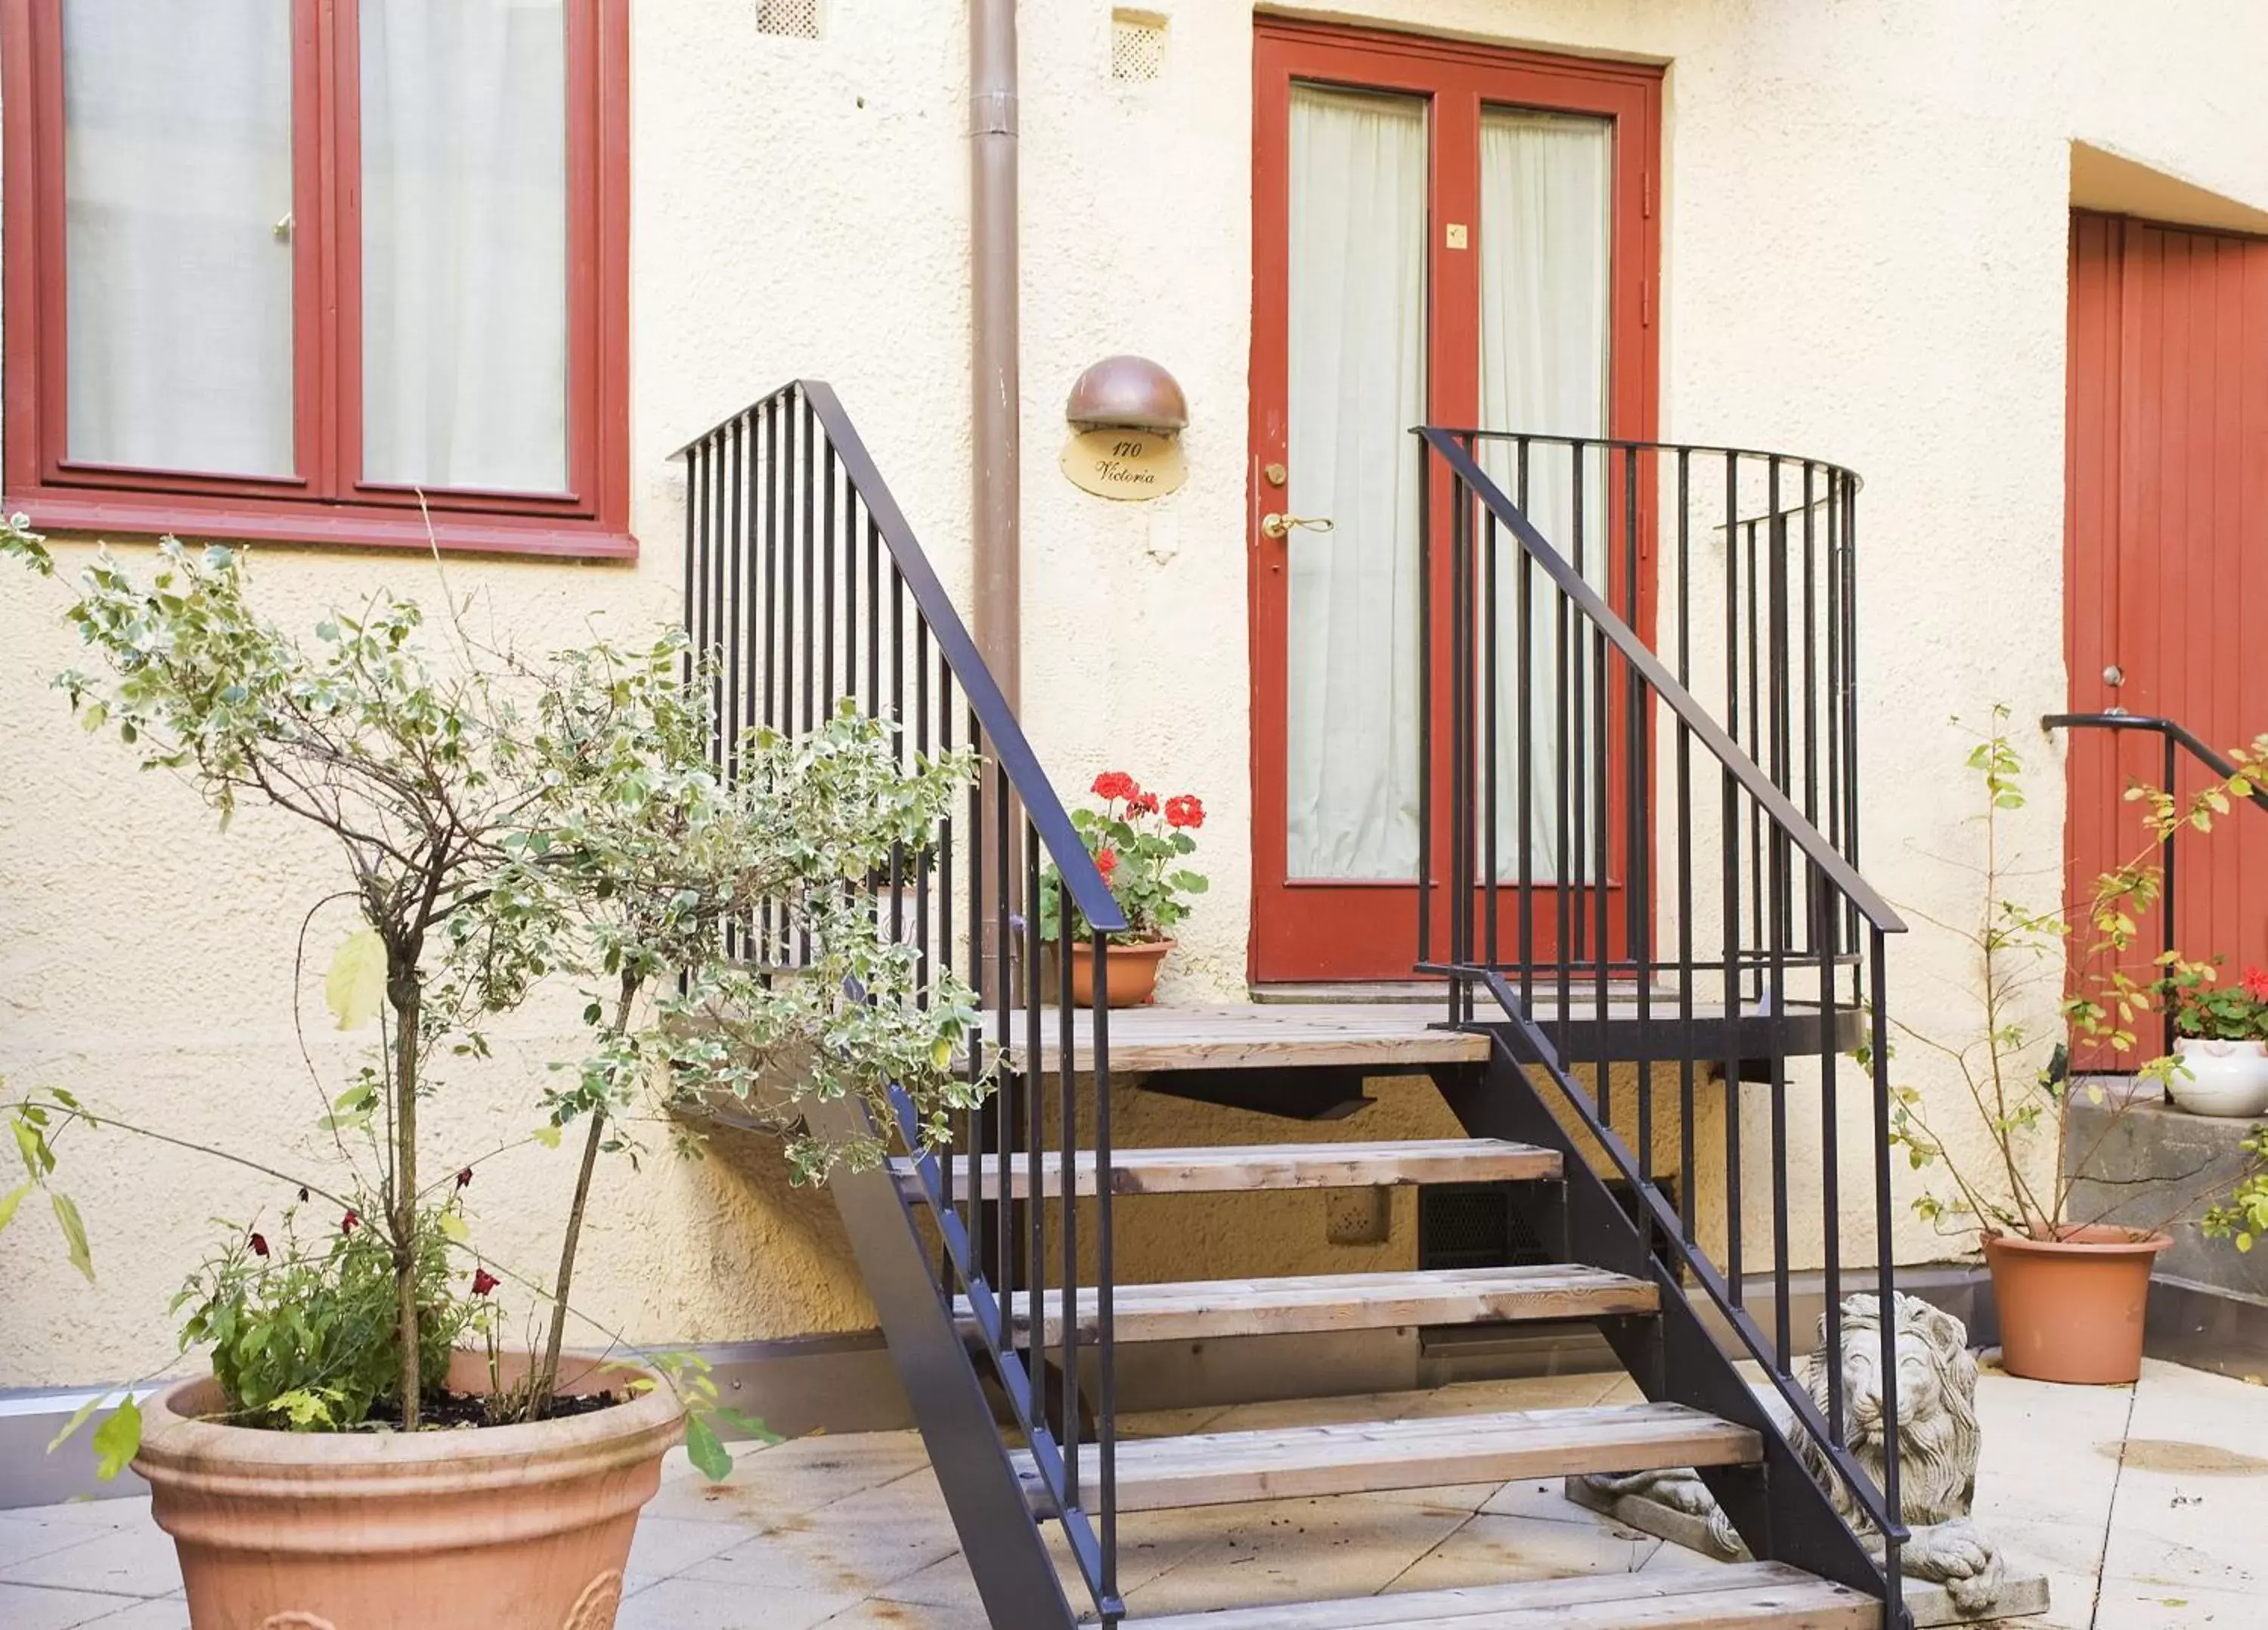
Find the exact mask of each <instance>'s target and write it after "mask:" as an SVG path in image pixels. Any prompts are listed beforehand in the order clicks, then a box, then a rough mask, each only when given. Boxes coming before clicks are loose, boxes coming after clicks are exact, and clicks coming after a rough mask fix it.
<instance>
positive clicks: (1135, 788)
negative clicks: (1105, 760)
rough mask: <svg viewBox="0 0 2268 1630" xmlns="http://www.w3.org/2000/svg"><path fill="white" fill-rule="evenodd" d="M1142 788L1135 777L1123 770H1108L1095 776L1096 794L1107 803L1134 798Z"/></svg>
mask: <svg viewBox="0 0 2268 1630" xmlns="http://www.w3.org/2000/svg"><path fill="white" fill-rule="evenodd" d="M1141 790H1142V789H1141V787H1140V786H1139V785H1137V784H1136V782H1135V779H1134V778H1133V777H1132V776H1130V775H1128V774H1127V773H1126V772H1125V771H1123V770H1106V771H1103V772H1102V773H1101V775H1099V776H1097V777H1095V778H1094V795H1095V796H1096V797H1097V798H1100V799H1101V800H1103V801H1105V802H1106V803H1116V802H1117V801H1118V800H1120V799H1122V798H1132V797H1134V796H1136V795H1137V794H1138V793H1140V792H1141Z"/></svg>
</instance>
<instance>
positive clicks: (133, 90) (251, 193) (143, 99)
mask: <svg viewBox="0 0 2268 1630" xmlns="http://www.w3.org/2000/svg"><path fill="white" fill-rule="evenodd" d="M63 198H64V251H63V258H64V264H65V268H66V272H65V290H64V300H65V305H66V306H67V308H68V317H67V320H66V323H65V329H66V338H65V344H66V347H67V353H66V354H67V358H68V363H69V391H70V411H69V417H68V424H67V426H66V431H65V434H66V438H67V447H68V451H69V454H70V457H72V458H74V459H81V460H87V461H93V462H97V463H104V464H127V465H135V466H139V467H142V468H152V469H166V470H188V471H195V472H199V473H202V474H208V475H226V476H289V475H291V473H292V471H293V468H294V460H293V454H292V439H291V428H292V413H291V408H292V402H291V385H292V347H291V227H290V225H289V224H288V223H287V222H286V219H285V218H286V217H287V216H289V215H290V213H291V8H290V7H289V6H287V5H282V4H277V3H276V0H198V3H197V4H195V5H190V4H185V3H184V0H166V4H153V3H152V0H64V4H63Z"/></svg>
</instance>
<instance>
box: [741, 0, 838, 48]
mask: <svg viewBox="0 0 2268 1630" xmlns="http://www.w3.org/2000/svg"><path fill="white" fill-rule="evenodd" d="M821 4H823V0H756V32H757V33H760V34H784V35H786V36H787V37H788V38H789V39H791V40H816V39H818V38H819V24H820V15H819V12H820V7H821Z"/></svg>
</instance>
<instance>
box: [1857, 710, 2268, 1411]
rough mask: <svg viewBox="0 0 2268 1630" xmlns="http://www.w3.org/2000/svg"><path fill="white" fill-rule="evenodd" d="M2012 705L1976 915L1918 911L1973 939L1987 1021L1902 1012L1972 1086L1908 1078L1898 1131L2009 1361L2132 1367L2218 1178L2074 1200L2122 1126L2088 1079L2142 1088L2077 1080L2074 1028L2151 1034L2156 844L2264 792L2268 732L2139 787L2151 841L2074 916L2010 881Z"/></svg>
mask: <svg viewBox="0 0 2268 1630" xmlns="http://www.w3.org/2000/svg"><path fill="white" fill-rule="evenodd" d="M1992 719H1993V727H1992V731H1991V732H1989V733H1988V734H1985V735H1984V736H1983V737H1982V738H1981V739H1980V740H1978V741H1977V742H1976V744H1975V745H1974V747H1973V748H1972V749H1971V750H1970V753H1969V756H1968V761H1967V763H1968V768H1969V769H1970V771H1972V772H1974V773H1975V775H1976V776H1977V786H1978V791H1979V793H1980V806H1981V807H1980V809H1979V813H1978V814H1977V816H1976V817H1975V822H1974V823H1975V826H1976V829H1977V834H1978V854H1977V859H1975V861H1974V862H1973V863H1971V864H1967V865H1965V866H1964V869H1966V870H1968V871H1970V872H1971V873H1972V874H1974V876H1975V877H1976V878H1977V882H1978V884H1979V885H1980V887H1979V890H1978V896H1979V897H1978V905H1977V915H1976V917H1975V918H1974V919H1973V920H1971V921H1970V922H1965V923H1947V922H1942V921H1940V920H1938V919H1936V918H1931V917H1929V916H1927V915H1926V914H1925V913H1920V912H1917V913H1916V915H1917V916H1918V917H1920V918H1922V920H1923V921H1925V922H1928V923H1930V924H1931V925H1932V926H1934V927H1936V928H1938V929H1940V930H1941V931H1943V932H1945V933H1951V934H1953V935H1955V936H1956V937H1958V938H1959V939H1961V940H1964V941H1965V942H1966V943H1967V944H1968V946H1969V947H1970V949H1971V951H1972V952H1973V954H1974V956H1975V963H1974V968H1975V971H1976V984H1975V986H1974V988H1973V995H1974V999H1975V1001H1976V1005H1977V1027H1976V1029H1974V1030H1973V1031H1970V1032H1967V1033H1965V1034H1963V1035H1962V1036H1958V1037H1956V1038H1954V1039H1950V1040H1948V1039H1946V1038H1943V1037H1940V1036H1935V1035H1932V1034H1930V1033H1929V1032H1927V1031H1926V1030H1924V1029H1919V1028H1918V1027H1916V1026H1913V1025H1911V1024H1910V1023H1907V1022H1903V1021H1899V1020H1896V1019H1894V1020H1893V1022H1894V1024H1895V1026H1896V1030H1897V1032H1898V1033H1899V1035H1900V1036H1902V1037H1903V1038H1904V1039H1905V1040H1906V1041H1908V1042H1911V1043H1912V1044H1916V1045H1918V1047H1919V1048H1920V1049H1921V1050H1922V1051H1925V1052H1926V1053H1927V1054H1929V1055H1931V1056H1933V1057H1935V1058H1938V1059H1940V1061H1942V1062H1943V1063H1944V1064H1946V1065H1947V1066H1949V1071H1950V1073H1951V1074H1952V1075H1953V1076H1954V1077H1955V1079H1957V1080H1958V1081H1959V1082H1960V1083H1961V1085H1962V1088H1963V1089H1964V1090H1963V1092H1962V1094H1958V1095H1955V1097H1954V1100H1953V1103H1952V1104H1950V1105H1948V1104H1945V1103H1942V1102H1938V1103H1933V1102H1931V1101H1929V1100H1927V1099H1926V1098H1925V1097H1924V1096H1923V1095H1922V1093H1921V1092H1920V1090H1919V1089H1918V1088H1913V1087H1911V1086H1903V1085H1901V1086H1894V1088H1893V1089H1892V1090H1893V1102H1892V1109H1891V1127H1890V1135H1891V1139H1892V1141H1893V1142H1894V1143H1895V1144H1896V1145H1898V1146H1900V1147H1904V1149H1905V1151H1906V1154H1907V1157H1908V1159H1909V1161H1910V1162H1911V1165H1912V1167H1913V1168H1914V1169H1916V1170H1922V1171H1930V1172H1933V1173H1940V1174H1942V1175H1943V1176H1944V1177H1945V1178H1946V1179H1947V1181H1948V1183H1949V1185H1950V1187H1951V1190H1952V1192H1951V1194H1950V1195H1947V1194H1944V1193H1942V1192H1940V1191H1937V1190H1935V1189H1931V1190H1926V1191H1924V1192H1923V1193H1922V1194H1920V1195H1919V1196H1918V1197H1917V1198H1916V1199H1915V1200H1914V1202H1913V1209H1914V1211H1915V1213H1917V1214H1918V1215H1919V1216H1921V1217H1922V1218H1924V1219H1925V1220H1926V1221H1930V1222H1932V1223H1934V1224H1936V1225H1938V1226H1940V1228H1945V1229H1946V1230H1948V1231H1949V1232H1956V1233H1962V1234H1967V1233H1971V1232H1973V1233H1974V1234H1976V1235H1978V1236H1980V1237H1981V1239H1982V1243H1983V1246H1984V1251H1985V1262H1986V1264H1987V1265H1988V1266H1989V1267H1990V1269H1991V1272H1992V1291H1993V1296H1994V1300H1995V1302H1996V1303H1997V1304H1998V1309H1999V1321H2000V1331H2001V1343H2002V1360H2003V1362H2004V1363H2005V1365H2006V1366H2007V1369H2008V1371H2009V1373H2010V1374H2012V1375H2017V1376H2029V1377H2030V1378H2032V1379H2035V1380H2041V1381H2065V1382H2080V1383H2117V1382H2131V1381H2132V1380H2134V1379H2135V1378H2136V1376H2139V1374H2140V1371H2141V1363H2142V1328H2143V1313H2144V1307H2145V1302H2146V1298H2147V1294H2148V1292H2149V1281H2150V1272H2151V1267H2152V1265H2153V1263H2154V1260H2155V1258H2156V1257H2157V1254H2158V1253H2159V1252H2160V1251H2161V1250H2165V1249H2166V1247H2167V1246H2168V1245H2169V1244H2170V1243H2172V1241H2171V1238H2170V1236H2169V1235H2168V1234H2167V1232H2166V1229H2167V1228H2169V1227H2170V1226H2171V1225H2172V1224H2173V1223H2174V1222H2175V1221H2179V1220H2181V1219H2182V1218H2183V1217H2185V1216H2187V1215H2188V1214H2189V1213H2190V1212H2191V1208H2192V1207H2193V1206H2195V1205H2196V1204H2198V1203H2199V1202H2202V1201H2203V1200H2205V1199H2207V1198H2208V1196H2207V1195H2205V1194H2203V1193H2200V1194H2198V1195H2197V1196H2194V1197H2184V1199H2183V1203H2182V1205H2181V1206H2180V1208H2179V1209H2178V1210H2176V1212H2174V1213H2172V1214H2170V1215H2169V1216H2167V1217H2166V1218H2164V1219H2163V1220H2162V1221H2159V1222H2157V1223H2155V1224H2154V1225H2153V1226H2148V1227H2141V1228H2136V1227H2131V1226H2126V1225H2122V1224H2115V1223H2112V1222H2110V1221H2107V1220H2106V1217H2105V1216H2104V1215H2092V1216H2080V1215H2074V1214H2073V1190H2074V1187H2075V1185H2076V1184H2078V1183H2079V1182H2080V1180H2081V1179H2083V1178H2084V1177H2085V1176H2087V1174H2088V1169H2089V1164H2090V1162H2091V1161H2092V1160H2093V1158H2094V1156H2095V1152H2096V1151H2097V1150H2098V1149H2100V1148H2102V1147H2103V1145H2104V1143H2105V1141H2106V1138H2105V1136H2104V1135H2103V1134H2101V1133H2097V1134H2095V1135H2094V1136H2092V1137H2091V1138H2090V1140H2088V1143H2087V1144H2086V1145H2085V1146H2084V1147H2080V1146H2079V1144H2078V1142H2077V1138H2076V1134H2075V1133H2074V1132H2073V1127H2072V1124H2071V1111H2072V1108H2073V1093H2074V1092H2078V1093H2080V1094H2083V1095H2085V1097H2086V1099H2087V1101H2088V1103H2092V1104H2095V1105H2099V1106H2103V1107H2105V1108H2106V1109H2107V1110H2109V1111H2110V1117H2111V1122H2112V1124H2114V1125H2115V1124H2116V1122H2117V1119H2118V1118H2119V1117H2123V1116H2124V1114H2126V1113H2129V1112H2131V1110H2132V1107H2133V1105H2134V1104H2135V1103H2139V1102H2140V1101H2141V1100H2140V1099H2139V1098H2138V1097H2133V1096H2122V1097H2119V1098H2117V1099H2115V1100H2114V1099H2113V1098H2112V1097H2111V1096H2110V1095H2109V1094H2107V1093H2106V1092H2105V1090H2104V1089H2103V1088H2102V1086H2101V1085H2100V1084H2099V1083H2079V1084H2076V1085H2075V1084H2074V1083H2073V1081H2072V1079H2071V1076H2070V1070H2069V1061H2070V1058H2071V1054H2072V1044H2073V1043H2074V1042H2077V1043H2080V1044H2087V1045H2089V1046H2091V1047H2093V1048H2095V1049H2097V1050H2100V1051H2109V1052H2110V1053H2111V1054H2113V1055H2124V1054H2131V1053H2132V1052H2133V1051H2135V1044H2136V1030H2135V1027H2136V1022H2137V1021H2138V1019H2139V1018H2140V1017H2141V1016H2143V1015H2145V1014H2148V1013H2149V1012H2151V1011H2152V1003H2153V999H2154V997H2156V996H2157V995H2159V994H2160V993H2161V992H2163V991H2164V990H2165V989H2166V987H2167V979H2166V977H2165V976H2164V975H2162V974H2161V975H2159V976H2158V977H2152V978H2137V977H2134V975H2133V974H2132V972H2130V971H2129V964H2130V963H2131V962H2132V957H2133V956H2134V955H2135V954H2136V953H2135V934H2136V921H2137V918H2139V916H2141V914H2142V913H2144V912H2145V911H2147V910H2148V909H2149V908H2150V907H2151V906H2152V905H2153V904H2154V903H2155V902H2156V899H2157V897H2158V890H2159V888H2160V882H2161V880H2160V877H2159V874H2158V873H2157V871H2156V869H2155V868H2154V867H2152V866H2151V865H2149V864H2148V857H2149V856H2151V855H2153V854H2154V853H2156V852H2157V850H2158V847H2159V845H2161V843H2162V841H2163V839H2164V838H2165V837H2166V836H2167V835H2168V834H2169V833H2170V832H2171V831H2173V830H2176V829H2177V828H2178V827H2181V826H2185V825H2186V826H2194V827H2199V828H2203V827H2209V826H2210V825H2211V823H2212V818H2213V815H2214V814H2215V813H2217V812H2220V811H2225V810H2226V809H2227V808H2228V802H2229V799H2230V798H2231V797H2232V796H2242V795H2244V794H2245V793H2247V792H2249V789H2250V785H2251V781H2252V779H2253V778H2256V776H2257V771H2256V770H2255V769H2254V768H2253V766H2255V765H2257V764H2258V763H2261V761H2262V757H2263V753H2264V749H2268V743H2256V744H2255V746H2254V749H2252V751H2251V752H2250V754H2248V755H2241V756H2240V757H2241V758H2242V766H2243V767H2242V768H2241V770H2240V772H2239V774H2238V775H2237V776H2236V777H2235V778H2232V779H2231V780H2230V781H2228V782H2227V783H2222V784H2217V785H2213V786H2211V787H2208V788H2206V789H2205V790H2204V791H2202V792H2200V793H2197V794H2196V795H2195V796H2194V797H2192V798H2191V799H2188V800H2181V801H2179V802H2176V800H2174V799H2173V798H2172V797H2170V796H2169V795H2168V794H2165V793H2157V792H2154V791H2151V790H2149V789H2144V788H2138V789H2136V790H2135V791H2134V792H2133V793H2130V794H2129V796H2130V798H2132V799H2135V800H2138V801H2141V802H2143V803H2144V804H2145V805H2146V806H2147V809H2146V818H2145V822H2144V824H2145V826H2146V828H2147V831H2148V834H2149V843H2148V846H2147V848H2146V849H2144V850H2143V851H2142V852H2140V854H2139V855H2138V857H2137V859H2134V860H2133V861H2132V862H2130V863H2129V864H2127V865H2125V866H2123V867H2117V868H2116V869H2114V870H2112V871H2110V872H2106V873H2104V874H2102V876H2101V877H2100V878H2098V879H2097V880H2096V881H2095V887H2094V889H2093V891H2092V894H2091V896H2090V898H2089V901H2088V907H2087V910H2086V912H2085V919H2084V921H2082V922H2080V923H2079V924H2077V925H2074V924H2073V923H2071V922H2069V921H2066V918H2064V917H2063V916H2062V915H2061V914H2059V913H2057V912H2052V911H2034V910H2032V909H2031V908H2029V907H2027V906H2025V905H2023V904H2020V903H2019V902H2017V901H2016V900H2014V899H2013V898H2011V897H2009V890H2008V886H2007V885H2008V881H2009V878H2010V875H2011V872H2010V864H2009V859H2008V857H2007V852H2006V850H2005V845H2004V835H2003V833H2002V831H2001V822H2002V820H2003V818H2004V817H2005V815H2007V814H2008V813H2009V812H2012V811H2014V810H2017V809H2021V808H2023V805H2024V801H2025V799H2024V792H2023V780H2022V776H2023V766H2022V764H2021V761H2020V760H2019V758H2018V756H2017V755H2016V752H2015V750H2014V748H2013V747H2012V746H2011V744H2010V742H2009V741H2008V739H2007V735H2006V734H2004V733H2003V729H2002V726H2004V725H2005V721H2006V719H2007V710H2006V709H2005V708H1996V709H1994V710H1993V715H1992ZM2162 960H2164V959H2161V961H2162ZM2200 988H2202V987H2200ZM1860 1056H1861V1058H1864V1057H1865V1054H1864V1051H1863V1050H1862V1051H1861V1055H1860ZM2178 1068H2179V1061H2178V1060H2177V1059H2176V1058H2153V1059H2148V1060H2146V1061H2144V1062H2142V1063H2141V1064H2140V1065H2139V1067H2138V1069H2137V1072H2136V1073H2137V1075H2138V1076H2139V1078H2140V1079H2142V1080H2146V1081H2161V1082H2164V1081H2170V1080H2172V1079H2173V1078H2174V1077H2175V1076H2176V1072H2177V1070H2178Z"/></svg>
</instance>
